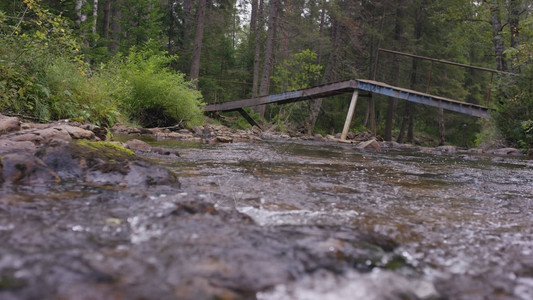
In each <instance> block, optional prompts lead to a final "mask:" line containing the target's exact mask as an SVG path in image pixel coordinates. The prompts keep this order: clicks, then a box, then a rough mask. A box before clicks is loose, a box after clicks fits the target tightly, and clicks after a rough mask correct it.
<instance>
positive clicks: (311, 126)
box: [306, 2, 341, 134]
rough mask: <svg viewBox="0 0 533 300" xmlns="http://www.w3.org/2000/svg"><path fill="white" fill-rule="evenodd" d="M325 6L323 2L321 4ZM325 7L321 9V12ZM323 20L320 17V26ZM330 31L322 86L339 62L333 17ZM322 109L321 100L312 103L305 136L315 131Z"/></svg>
mask: <svg viewBox="0 0 533 300" xmlns="http://www.w3.org/2000/svg"><path fill="white" fill-rule="evenodd" d="M323 3H324V5H325V2H323ZM324 9H325V7H323V10H324ZM322 20H323V18H322V17H321V25H323V24H322ZM331 22H332V24H331V26H332V30H331V45H332V50H331V53H330V54H329V59H328V62H327V64H326V69H325V70H324V76H323V77H322V84H326V83H328V82H330V81H332V80H334V79H333V78H334V77H335V76H334V73H335V69H336V68H337V63H338V61H339V48H340V35H341V33H340V25H339V22H338V21H337V20H336V19H335V18H334V17H333V19H332V21H331ZM321 107H322V98H318V99H316V100H313V101H312V104H311V114H310V115H309V118H308V121H307V122H306V123H307V134H313V131H314V130H315V125H316V121H317V119H318V114H319V113H320V108H321Z"/></svg>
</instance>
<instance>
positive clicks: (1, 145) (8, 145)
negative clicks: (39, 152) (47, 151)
mask: <svg viewBox="0 0 533 300" xmlns="http://www.w3.org/2000/svg"><path fill="white" fill-rule="evenodd" d="M35 150H36V147H35V145H34V144H33V143H32V142H29V141H11V140H7V139H2V140H0V155H4V154H8V153H21V152H24V153H33V152H35Z"/></svg>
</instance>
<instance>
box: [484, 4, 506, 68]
mask: <svg viewBox="0 0 533 300" xmlns="http://www.w3.org/2000/svg"><path fill="white" fill-rule="evenodd" d="M485 3H488V5H489V11H490V20H489V23H490V25H491V26H492V43H493V44H494V57H495V58H496V65H497V69H498V70H500V71H507V61H506V60H505V54H504V51H505V42H504V39H503V35H502V29H503V25H502V21H501V17H500V6H499V4H498V0H485Z"/></svg>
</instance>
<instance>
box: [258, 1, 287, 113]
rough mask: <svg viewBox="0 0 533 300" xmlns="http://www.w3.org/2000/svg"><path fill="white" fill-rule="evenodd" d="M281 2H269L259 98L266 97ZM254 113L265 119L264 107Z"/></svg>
mask: <svg viewBox="0 0 533 300" xmlns="http://www.w3.org/2000/svg"><path fill="white" fill-rule="evenodd" d="M280 5H281V1H280V0H271V2H270V8H269V14H268V33H267V40H266V46H265V56H264V62H263V72H262V75H261V85H260V87H259V96H265V95H268V90H269V88H270V75H271V72H272V66H273V60H274V42H275V36H276V30H277V24H278V23H277V21H278V12H279V10H280ZM254 111H255V112H256V113H258V114H259V115H260V116H261V118H263V119H264V118H265V105H259V106H256V107H254Z"/></svg>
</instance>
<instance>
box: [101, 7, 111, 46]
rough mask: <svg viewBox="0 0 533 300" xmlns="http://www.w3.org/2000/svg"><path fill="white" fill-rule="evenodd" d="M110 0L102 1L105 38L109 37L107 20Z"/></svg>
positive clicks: (109, 12) (109, 15)
mask: <svg viewBox="0 0 533 300" xmlns="http://www.w3.org/2000/svg"><path fill="white" fill-rule="evenodd" d="M111 1H112V0H106V1H105V2H104V22H103V26H102V27H103V29H102V32H103V37H104V38H105V39H109V21H110V19H111Z"/></svg>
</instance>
